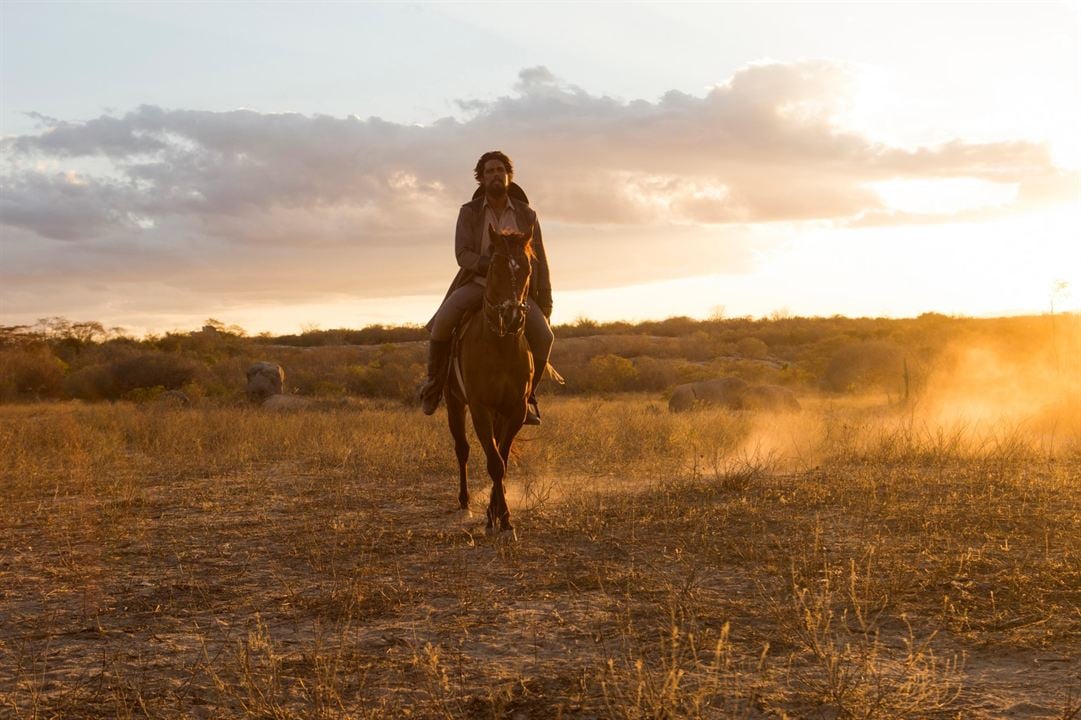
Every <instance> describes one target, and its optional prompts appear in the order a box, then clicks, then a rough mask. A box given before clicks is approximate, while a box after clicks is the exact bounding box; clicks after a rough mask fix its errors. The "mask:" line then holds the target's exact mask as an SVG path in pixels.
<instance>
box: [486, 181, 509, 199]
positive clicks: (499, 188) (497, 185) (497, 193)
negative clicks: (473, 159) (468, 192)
mask: <svg viewBox="0 0 1081 720" xmlns="http://www.w3.org/2000/svg"><path fill="white" fill-rule="evenodd" d="M484 191H485V192H486V193H488V196H489V197H493V198H501V197H503V196H504V195H506V194H507V186H506V185H504V184H503V183H501V182H500V181H499V180H492V181H491V182H489V183H488V185H487V187H485V188H484Z"/></svg>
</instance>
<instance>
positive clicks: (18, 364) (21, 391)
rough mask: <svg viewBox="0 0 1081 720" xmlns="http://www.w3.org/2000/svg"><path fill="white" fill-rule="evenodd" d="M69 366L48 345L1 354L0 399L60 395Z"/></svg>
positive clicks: (15, 349)
mask: <svg viewBox="0 0 1081 720" xmlns="http://www.w3.org/2000/svg"><path fill="white" fill-rule="evenodd" d="M66 367H67V366H66V365H65V364H64V362H63V361H62V360H60V359H59V358H57V357H56V356H55V355H53V353H52V351H51V350H50V349H49V348H48V347H45V346H36V347H35V346H28V347H21V348H14V349H10V350H5V351H4V352H2V353H0V400H17V399H21V398H22V399H29V398H33V399H41V398H56V397H60V394H61V392H62V389H63V380H64V371H65V369H66Z"/></svg>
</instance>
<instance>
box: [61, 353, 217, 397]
mask: <svg viewBox="0 0 1081 720" xmlns="http://www.w3.org/2000/svg"><path fill="white" fill-rule="evenodd" d="M197 370H198V364H197V363H196V362H195V361H194V360H189V359H188V358H185V357H183V356H180V355H173V354H170V353H140V354H138V355H131V356H128V357H124V358H121V359H118V360H114V361H112V362H109V363H102V364H98V365H89V366H87V367H84V368H81V369H79V370H77V371H75V372H73V373H71V375H69V376H68V377H67V378H66V379H65V381H64V391H65V393H66V394H67V395H69V396H71V397H75V398H80V399H83V400H119V399H120V398H122V397H125V396H129V395H131V393H133V392H134V391H137V390H150V389H154V388H160V389H161V391H165V390H179V389H180V388H181V387H183V386H184V385H185V384H187V383H189V382H191V380H192V379H193V378H194V377H195V374H196V371H197Z"/></svg>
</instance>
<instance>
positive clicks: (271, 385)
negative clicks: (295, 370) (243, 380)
mask: <svg viewBox="0 0 1081 720" xmlns="http://www.w3.org/2000/svg"><path fill="white" fill-rule="evenodd" d="M247 375H248V387H247V393H248V399H249V400H251V401H253V402H261V401H263V400H266V399H267V398H269V397H271V396H272V395H280V394H281V393H282V391H283V388H284V386H285V370H282V366H281V365H278V364H276V363H272V362H257V363H255V364H254V365H252V366H251V367H250V368H248V373H247Z"/></svg>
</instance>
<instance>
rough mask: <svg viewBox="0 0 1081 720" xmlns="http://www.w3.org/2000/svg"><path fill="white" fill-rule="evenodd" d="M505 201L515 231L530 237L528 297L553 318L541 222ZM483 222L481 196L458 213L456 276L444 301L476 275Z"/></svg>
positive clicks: (524, 208)
mask: <svg viewBox="0 0 1081 720" xmlns="http://www.w3.org/2000/svg"><path fill="white" fill-rule="evenodd" d="M507 201H508V202H509V203H510V204H511V207H512V208H513V209H514V217H515V222H516V223H517V225H518V231H519V232H522V233H525V234H527V235H529V234H530V233H532V236H533V242H532V247H533V253H534V254H535V255H536V259H535V260H534V261H533V267H532V269H531V273H532V274H531V277H530V281H529V296H530V297H531V298H533V301H534V302H535V303H537V306H538V307H539V308H540V309H541V312H543V313H544V316H545V317H550V316H551V315H552V280H551V277H550V276H549V274H548V256H547V255H546V254H545V252H544V241H543V240H542V238H541V227H540V221H538V220H537V213H536V212H535V211H534V210H533V208H531V207H529V205H527V204H526V203H524V202H522V201H520V200H516V199H515V198H513V197H508V198H507ZM483 221H484V196H483V195H481V196H480V197H478V198H476V199H474V200H470V201H469V202H467V203H466V204H465V205H462V208H461V210H459V211H458V225H457V228H456V229H455V231H454V255H455V257H456V258H457V259H458V267H459V270H458V274H457V275H455V276H454V282H452V283H451V284H450V288H449V289H448V290H447V294H446V295H445V296H444V297H443V299H444V300H446V299H447V297H448V296H450V294H451V293H452V292H454V291H455V290H457V289H458V288H460V287H462V286H463V285H465V284H467V283H469V282H471V281H472V280H473V278H474V277H475V276H476V275H477V263H478V262H480V257H481V248H480V247H479V243H480V238H481V232H480V231H481V228H480V225H479V224H480V223H481V222H483ZM434 320H435V318H434V317H433V318H432V320H429V321H428V325H427V328H428V329H429V330H431V329H432V321H434Z"/></svg>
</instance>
